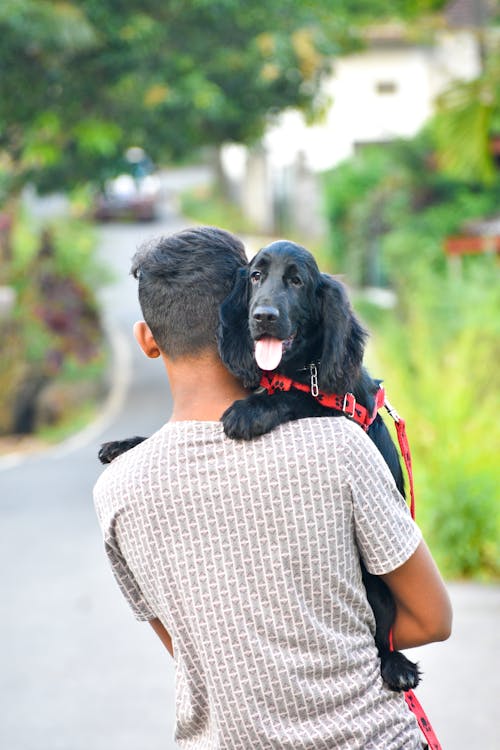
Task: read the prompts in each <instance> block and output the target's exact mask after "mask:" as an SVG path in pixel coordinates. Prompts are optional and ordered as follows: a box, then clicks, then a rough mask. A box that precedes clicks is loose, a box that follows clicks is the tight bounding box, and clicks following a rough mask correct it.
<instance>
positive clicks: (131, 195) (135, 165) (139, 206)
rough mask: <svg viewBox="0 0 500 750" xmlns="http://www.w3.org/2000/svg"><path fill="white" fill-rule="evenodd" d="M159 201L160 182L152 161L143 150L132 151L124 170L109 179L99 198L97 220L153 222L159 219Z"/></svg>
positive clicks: (97, 197)
mask: <svg viewBox="0 0 500 750" xmlns="http://www.w3.org/2000/svg"><path fill="white" fill-rule="evenodd" d="M159 198H160V179H159V177H158V175H157V174H156V173H155V168H154V165H153V162H152V161H151V159H150V158H149V157H148V156H147V154H146V153H145V151H144V150H143V149H142V148H138V147H133V148H129V149H128V150H127V152H126V154H125V159H124V163H123V170H122V171H121V172H120V174H118V175H117V176H116V177H113V178H112V179H109V180H106V182H105V184H104V189H103V190H102V191H101V192H100V193H99V194H98V195H97V196H96V199H95V203H94V210H93V214H94V218H95V219H97V220H98V221H109V220H111V219H133V220H134V221H154V220H155V219H156V218H157V217H158V206H159Z"/></svg>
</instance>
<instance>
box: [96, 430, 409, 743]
mask: <svg viewBox="0 0 500 750" xmlns="http://www.w3.org/2000/svg"><path fill="white" fill-rule="evenodd" d="M94 495H95V504H96V509H97V513H98V516H99V520H100V523H101V526H102V529H103V534H104V539H105V547H106V551H107V554H108V556H109V559H110V562H111V565H112V568H113V571H114V574H115V576H116V578H117V580H118V583H119V585H120V587H121V590H122V592H123V594H124V595H125V597H126V599H127V600H128V602H129V604H130V606H131V607H132V610H133V612H134V614H135V616H136V617H137V618H138V619H140V620H149V619H153V618H155V617H157V618H159V619H160V620H161V622H162V623H163V624H164V626H165V628H166V629H167V630H168V632H169V633H170V635H171V636H172V641H173V648H174V658H175V663H176V733H175V738H176V741H177V742H178V744H179V745H180V746H181V747H182V748H189V750H195V749H196V750H198V748H199V749H200V750H201V748H203V749H204V750H222V749H224V750H250V749H254V748H262V750H264V749H265V750H269V748H283V749H285V748H287V749H292V748H304V749H306V748H318V749H320V748H323V749H326V748H328V749H329V750H330V749H332V748H343V749H346V750H356V748H363V750H403V748H404V750H410V749H411V750H414V749H415V748H420V747H421V737H420V732H419V730H418V728H417V724H416V721H415V719H414V716H413V714H412V713H410V711H409V710H408V708H407V707H406V704H405V701H404V697H403V695H401V694H396V693H393V692H391V691H390V690H388V689H387V688H386V687H385V686H384V684H383V682H382V679H381V676H380V663H379V659H378V655H377V651H376V648H375V644H374V640H373V633H374V618H373V613H372V611H371V609H370V606H369V605H368V602H367V599H366V594H365V589H364V587H363V584H362V581H361V572H360V566H359V556H360V555H361V556H362V558H363V560H364V562H365V565H366V567H367V569H368V570H369V571H370V572H372V573H376V574H382V573H387V572H390V571H391V570H394V569H395V568H397V567H399V566H400V565H401V564H402V563H404V562H405V561H406V560H407V559H408V558H409V557H410V556H411V555H412V554H413V552H414V551H415V549H416V548H417V546H418V544H419V541H420V539H421V534H420V531H419V529H418V527H417V526H416V525H415V524H414V522H413V521H412V520H411V518H410V515H409V512H408V509H407V507H406V504H405V502H404V500H403V498H402V497H401V496H400V495H399V493H398V492H397V490H396V487H395V485H394V481H393V479H392V476H391V474H390V472H389V470H388V469H387V466H386V464H385V462H384V460H383V459H382V457H381V455H380V454H379V452H378V450H377V449H376V448H375V447H374V445H373V443H372V442H371V441H370V439H369V438H368V437H367V436H366V434H365V433H364V432H363V430H362V429H361V428H360V427H358V426H357V425H355V424H353V423H351V422H349V421H348V420H347V419H345V418H330V419H317V418H310V419H302V420H299V421H296V422H292V423H289V424H286V425H282V426H281V427H278V428H277V429H276V430H274V431H273V432H271V433H269V434H267V435H264V436H263V437H260V438H257V439H254V440H252V441H251V442H244V441H235V440H229V439H228V438H226V437H225V435H224V433H223V430H222V425H221V423H220V422H173V423H169V424H166V425H165V426H164V427H162V428H161V429H160V430H159V431H158V432H157V433H155V434H154V435H153V436H152V437H151V438H149V439H148V440H147V441H145V442H144V443H142V444H141V445H139V446H137V447H136V448H134V449H133V450H131V451H129V452H128V453H127V454H125V455H123V456H121V457H120V458H118V459H116V460H115V461H114V462H113V463H112V464H111V465H110V466H109V467H108V468H107V469H106V471H104V472H103V474H102V476H101V477H100V479H99V480H98V482H97V484H96V487H95V492H94Z"/></svg>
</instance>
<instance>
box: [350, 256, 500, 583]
mask: <svg viewBox="0 0 500 750" xmlns="http://www.w3.org/2000/svg"><path fill="white" fill-rule="evenodd" d="M475 260H476V263H475V264H474V265H471V266H470V268H469V269H465V271H464V273H463V275H462V276H461V277H459V278H457V277H455V276H446V275H443V276H439V275H437V274H432V273H425V274H423V275H422V276H418V275H417V274H415V275H414V276H413V277H412V278H413V283H412V289H411V298H410V299H402V300H401V301H400V305H399V306H398V309H397V311H396V314H395V313H394V311H390V312H387V311H380V310H375V311H374V310H373V308H370V307H369V306H367V305H364V306H362V308H361V310H362V312H363V315H364V317H365V319H366V320H368V321H369V322H370V324H371V326H372V328H373V330H374V337H375V349H376V358H377V369H380V372H382V373H383V374H384V377H385V384H386V388H387V390H388V397H389V399H390V401H391V402H393V403H394V404H395V405H396V406H397V408H398V410H400V412H401V413H402V414H403V416H404V417H405V419H406V421H407V425H408V433H409V437H410V442H411V446H412V452H413V456H414V466H415V475H416V486H417V498H418V505H417V508H418V515H419V521H420V522H421V524H422V526H423V528H424V532H425V535H426V537H427V539H428V541H429V543H430V544H431V547H432V549H433V551H434V552H435V553H436V556H437V558H438V560H439V562H440V564H441V566H442V569H443V571H444V572H445V573H446V574H447V575H450V576H464V575H465V576H470V575H479V574H482V575H490V576H496V577H498V576H500V543H499V540H500V534H499V532H500V503H499V500H500V497H499V492H498V482H497V463H498V459H497V447H498V444H499V440H500V434H499V428H498V420H497V419H496V416H495V415H496V412H497V409H498V401H497V398H498V397H497V393H496V385H497V384H496V383H495V382H494V378H493V377H492V373H493V372H495V370H496V362H497V361H498V357H499V355H500V351H499V346H498V341H499V333H500V331H499V324H498V316H497V314H496V310H497V297H496V289H497V284H498V272H497V271H496V269H495V265H494V263H493V262H492V260H491V259H488V258H480V259H475ZM380 372H378V373H377V374H380Z"/></svg>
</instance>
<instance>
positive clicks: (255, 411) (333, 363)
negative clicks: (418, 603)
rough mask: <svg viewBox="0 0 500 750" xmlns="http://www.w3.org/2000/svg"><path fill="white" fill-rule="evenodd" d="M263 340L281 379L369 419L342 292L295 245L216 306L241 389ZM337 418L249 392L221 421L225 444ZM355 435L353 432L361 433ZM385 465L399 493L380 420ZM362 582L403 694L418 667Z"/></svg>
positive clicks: (261, 256)
mask: <svg viewBox="0 0 500 750" xmlns="http://www.w3.org/2000/svg"><path fill="white" fill-rule="evenodd" d="M263 336H271V337H273V338H276V339H279V340H281V341H283V342H287V344H286V345H284V346H283V349H284V351H283V356H282V359H281V362H280V364H279V366H278V371H279V373H280V374H283V375H287V376H288V377H290V378H292V379H293V380H295V381H299V382H302V383H309V382H310V377H311V376H310V370H309V368H308V365H310V364H312V363H314V364H315V365H316V367H317V373H318V385H319V389H320V391H323V392H324V393H337V394H345V393H347V392H350V393H353V394H354V396H355V398H356V401H357V402H359V403H360V404H362V405H363V406H365V407H367V408H368V410H369V411H370V412H371V411H372V410H373V408H374V403H375V394H376V392H377V390H378V387H379V382H378V381H375V380H373V379H372V378H371V377H370V375H369V374H368V373H367V371H366V370H365V369H364V368H363V366H362V362H363V354H364V343H365V339H366V331H365V330H364V329H363V328H362V326H361V325H360V323H359V322H358V320H357V319H356V317H355V316H354V314H353V312H352V309H351V305H350V304H349V300H348V298H347V294H346V291H345V288H344V286H343V285H342V284H341V283H340V282H339V281H337V280H335V279H334V278H332V277H331V276H328V275H326V274H322V273H320V271H319V269H318V266H317V264H316V261H315V260H314V258H313V256H312V255H311V254H310V253H309V252H308V251H307V250H305V248H303V247H301V246H300V245H296V244H295V243H293V242H287V241H279V242H274V243H272V244H271V245H269V246H268V247H265V248H263V249H262V250H261V251H260V252H259V253H258V254H257V255H256V256H255V258H254V259H253V260H252V262H251V263H250V265H249V266H248V267H247V268H244V269H242V270H241V271H240V272H239V277H238V279H237V281H236V284H235V286H234V288H233V290H232V292H231V294H230V295H229V296H228V297H227V298H226V300H225V301H224V302H223V303H222V306H221V311H220V327H219V351H220V355H221V358H222V361H223V362H224V364H225V365H226V367H227V368H228V369H229V370H230V371H231V372H232V373H233V374H234V375H236V376H237V377H238V378H239V379H240V380H241V381H242V382H243V383H244V385H245V386H247V387H248V388H252V389H254V388H257V386H258V385H259V383H260V380H261V377H262V371H261V370H260V369H259V368H258V366H257V363H256V361H255V356H254V348H255V342H256V341H257V340H258V339H259V338H261V337H263ZM311 416H318V417H328V416H342V412H337V411H335V410H332V409H328V408H325V407H323V406H321V404H320V403H319V402H318V401H317V400H316V399H315V398H313V397H312V396H311V395H310V394H309V393H304V392H302V391H298V390H290V391H287V392H277V393H274V394H272V395H269V394H267V392H266V393H253V394H251V395H250V396H248V397H247V398H245V399H242V400H239V401H235V403H234V404H232V406H230V407H229V409H227V410H226V412H225V413H224V414H223V416H222V422H223V425H224V431H225V433H226V435H228V436H229V437H232V438H239V439H244V440H250V439H251V438H253V437H256V436H257V435H262V434H264V433H266V432H269V431H270V430H272V429H273V428H275V427H276V426H277V425H279V424H282V423H283V422H287V421H289V420H293V419H300V418H301V417H311ZM360 429H361V427H360ZM368 435H369V437H370V438H371V439H372V440H373V442H374V443H375V445H376V446H377V448H378V449H379V450H380V452H381V454H382V455H383V457H384V459H385V460H386V462H387V464H388V466H389V469H390V471H391V472H392V474H393V476H394V479H395V481H396V484H397V487H398V489H399V491H400V492H401V493H402V494H403V495H404V480H403V473H402V470H401V465H400V462H399V457H398V453H397V450H396V447H395V445H394V443H393V441H392V439H391V437H390V434H389V432H388V430H387V428H386V426H385V424H384V422H383V420H382V418H381V417H380V415H377V417H376V418H375V421H374V422H373V424H372V425H371V426H370V428H369V430H368ZM362 573H363V582H364V584H365V587H366V590H367V595H368V600H369V602H370V605H371V607H372V609H373V611H374V614H375V620H376V635H375V641H376V644H377V648H378V651H379V654H380V658H381V671H382V676H383V678H384V680H385V682H386V683H387V685H388V686H389V687H390V688H391V689H392V690H397V691H400V690H409V689H410V688H414V687H416V685H417V684H418V682H419V671H418V667H417V665H415V664H413V663H412V662H410V661H409V660H408V659H407V658H406V657H405V656H404V655H403V654H401V653H399V652H397V651H394V652H391V651H390V648H389V631H390V629H391V627H392V624H393V622H394V617H395V605H394V601H393V598H392V595H391V593H390V591H389V589H388V588H387V586H386V584H385V583H384V582H383V581H382V580H381V579H380V578H378V577H377V576H373V575H371V574H370V573H368V571H367V570H366V569H365V567H364V565H362Z"/></svg>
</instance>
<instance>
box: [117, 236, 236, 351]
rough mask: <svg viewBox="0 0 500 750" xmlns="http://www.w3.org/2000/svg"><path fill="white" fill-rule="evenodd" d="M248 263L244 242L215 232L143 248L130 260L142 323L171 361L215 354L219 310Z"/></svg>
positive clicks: (156, 241)
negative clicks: (209, 351) (209, 352)
mask: <svg viewBox="0 0 500 750" xmlns="http://www.w3.org/2000/svg"><path fill="white" fill-rule="evenodd" d="M246 262H247V259H246V255H245V248H244V246H243V243H242V242H241V241H240V240H239V239H238V238H237V237H235V236H234V235H232V234H230V233H229V232H226V231H225V230H223V229H218V228H216V227H196V228H193V229H185V230H183V231H181V232H177V233H176V234H172V235H170V236H168V237H159V238H157V239H154V240H151V241H150V242H147V243H145V244H144V245H143V246H142V247H140V248H139V250H138V251H137V252H136V254H135V255H134V257H133V259H132V268H131V273H132V275H133V276H134V277H135V278H136V279H138V282H139V302H140V305H141V309H142V314H143V316H144V320H145V321H146V323H147V324H148V326H149V327H150V329H151V332H152V334H153V336H154V338H155V341H156V343H157V344H158V346H159V347H160V349H161V350H162V351H163V352H164V353H165V354H167V355H168V356H169V357H172V358H176V357H180V356H184V355H190V354H195V353H197V352H200V351H201V350H203V349H214V350H216V349H217V343H216V332H217V325H218V318H219V305H220V303H221V302H222V300H223V299H224V298H225V297H227V295H228V294H229V292H230V291H231V288H232V286H233V283H234V280H235V275H236V272H237V271H238V269H239V268H241V267H242V266H244V265H245V264H246Z"/></svg>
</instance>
